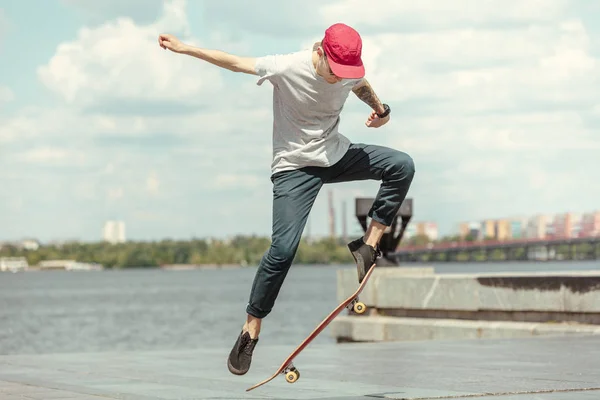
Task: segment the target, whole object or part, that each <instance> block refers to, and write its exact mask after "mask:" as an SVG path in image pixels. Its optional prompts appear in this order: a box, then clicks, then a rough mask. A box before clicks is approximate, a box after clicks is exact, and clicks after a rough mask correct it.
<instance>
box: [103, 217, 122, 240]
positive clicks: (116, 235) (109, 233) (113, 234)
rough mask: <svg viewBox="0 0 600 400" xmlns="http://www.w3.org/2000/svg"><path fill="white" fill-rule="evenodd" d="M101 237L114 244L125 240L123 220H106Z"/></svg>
mask: <svg viewBox="0 0 600 400" xmlns="http://www.w3.org/2000/svg"><path fill="white" fill-rule="evenodd" d="M103 238H104V241H105V242H108V243H112V244H116V243H124V242H125V223H124V222H123V221H106V223H105V224H104V230H103Z"/></svg>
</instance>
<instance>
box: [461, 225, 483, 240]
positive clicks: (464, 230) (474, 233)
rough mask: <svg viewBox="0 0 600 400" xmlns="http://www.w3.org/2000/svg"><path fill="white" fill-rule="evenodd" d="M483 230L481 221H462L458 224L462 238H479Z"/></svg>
mask: <svg viewBox="0 0 600 400" xmlns="http://www.w3.org/2000/svg"><path fill="white" fill-rule="evenodd" d="M480 232H481V222H461V223H460V224H459V226H458V235H459V237H460V239H461V240H465V239H466V238H467V236H469V237H471V238H473V239H478V238H479V234H480Z"/></svg>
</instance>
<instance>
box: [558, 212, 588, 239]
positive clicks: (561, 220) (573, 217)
mask: <svg viewBox="0 0 600 400" xmlns="http://www.w3.org/2000/svg"><path fill="white" fill-rule="evenodd" d="M580 221H581V216H580V215H577V214H574V213H564V214H557V215H555V216H554V234H553V237H554V238H556V239H566V238H570V237H573V233H575V232H576V231H577V228H578V227H577V225H578V224H579V223H580Z"/></svg>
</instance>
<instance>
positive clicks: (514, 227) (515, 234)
mask: <svg viewBox="0 0 600 400" xmlns="http://www.w3.org/2000/svg"><path fill="white" fill-rule="evenodd" d="M527 222H528V221H527V218H521V217H517V218H511V220H510V237H511V238H512V239H522V238H523V237H525V236H527Z"/></svg>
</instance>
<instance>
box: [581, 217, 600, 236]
mask: <svg viewBox="0 0 600 400" xmlns="http://www.w3.org/2000/svg"><path fill="white" fill-rule="evenodd" d="M578 236H580V237H587V236H600V211H594V212H590V213H586V214H583V215H582V217H581V223H580V229H579V235H578Z"/></svg>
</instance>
